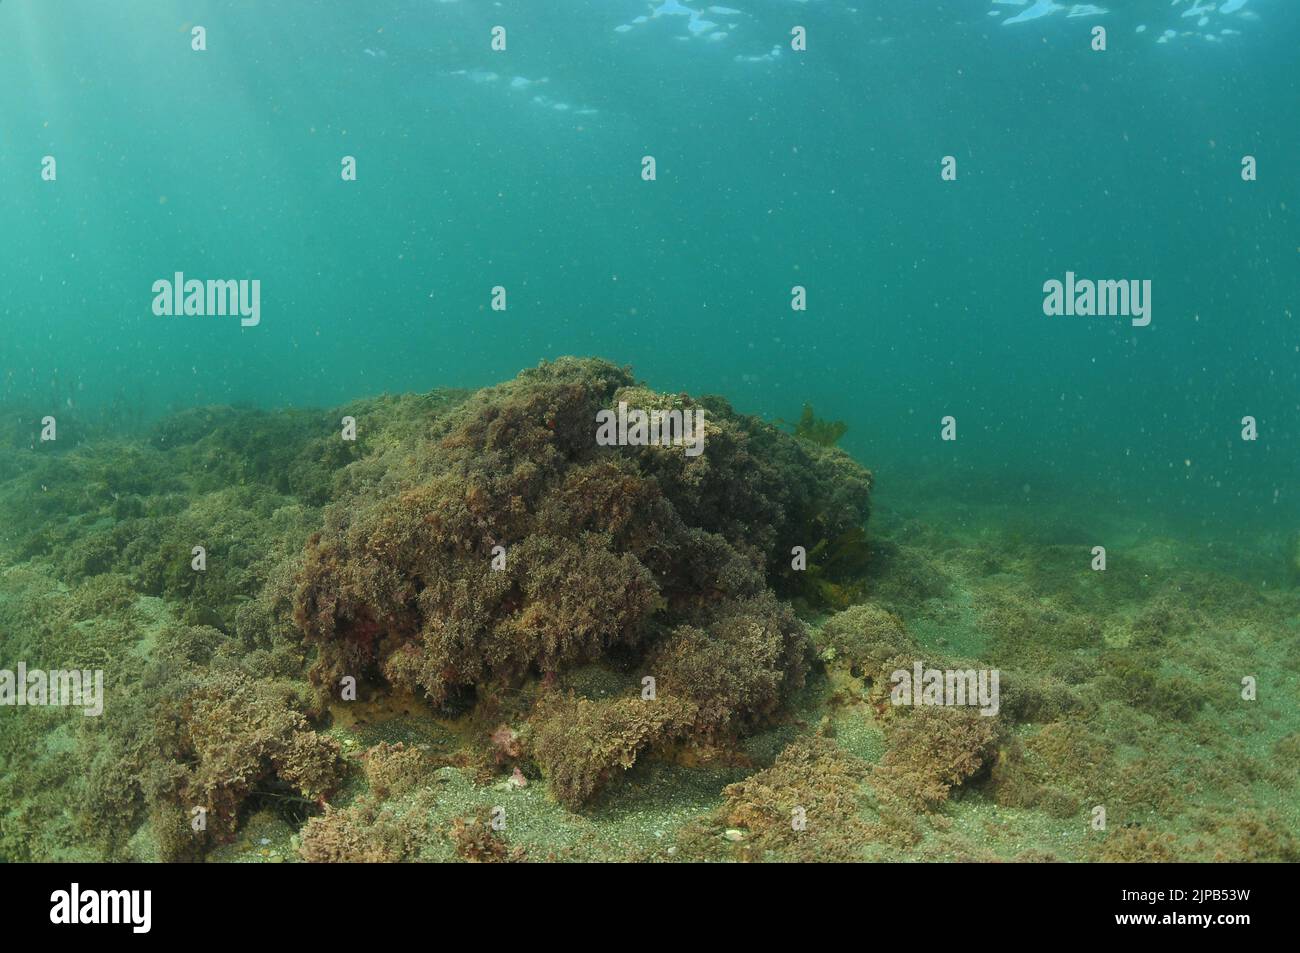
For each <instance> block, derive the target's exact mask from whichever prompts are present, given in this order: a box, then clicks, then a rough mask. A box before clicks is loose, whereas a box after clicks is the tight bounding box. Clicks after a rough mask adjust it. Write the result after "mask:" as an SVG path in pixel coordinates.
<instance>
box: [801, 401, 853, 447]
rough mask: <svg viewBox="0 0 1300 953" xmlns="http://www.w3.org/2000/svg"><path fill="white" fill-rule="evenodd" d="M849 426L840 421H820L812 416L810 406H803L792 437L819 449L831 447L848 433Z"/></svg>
mask: <svg viewBox="0 0 1300 953" xmlns="http://www.w3.org/2000/svg"><path fill="white" fill-rule="evenodd" d="M848 429H849V425H848V424H846V423H845V422H844V421H842V420H834V421H831V420H822V419H821V418H820V417H815V416H813V408H812V404H804V405H803V413H802V414H800V415H799V422H798V423H797V424H795V427H794V435H795V436H796V437H799V438H800V439H802V440H807V441H809V442H811V443H815V444H817V445H818V446H819V447H833V446H835V444H837V443H839V441H840V438H841V437H843V436H844V434H845V433H847V432H848Z"/></svg>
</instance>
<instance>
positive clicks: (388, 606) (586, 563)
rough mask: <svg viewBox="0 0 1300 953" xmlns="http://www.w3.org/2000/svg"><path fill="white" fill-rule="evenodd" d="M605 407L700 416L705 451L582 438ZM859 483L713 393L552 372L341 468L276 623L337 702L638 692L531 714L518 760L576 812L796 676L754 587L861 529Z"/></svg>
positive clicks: (764, 712)
mask: <svg viewBox="0 0 1300 953" xmlns="http://www.w3.org/2000/svg"><path fill="white" fill-rule="evenodd" d="M620 405H624V406H625V407H626V408H630V409H631V410H630V412H633V413H634V412H635V411H637V410H641V411H645V412H647V413H650V412H652V411H678V412H682V411H685V412H688V413H694V412H697V411H703V420H704V424H703V426H704V449H703V452H701V453H698V454H688V453H686V452H685V449H686V448H685V447H684V446H682V445H674V444H673V443H672V442H668V441H666V442H661V443H659V444H655V445H645V446H624V445H610V446H603V445H601V444H600V443H598V441H597V439H596V437H597V420H598V417H597V415H598V413H599V412H600V411H602V410H611V411H613V410H615V409H616V408H618V407H619V406H620ZM363 423H364V422H363ZM870 489H871V475H870V473H868V472H867V471H866V470H864V469H862V468H861V467H860V466H858V465H857V464H856V463H854V462H853V461H852V460H851V459H850V458H849V457H848V456H847V455H846V454H844V453H843V452H842V451H839V450H835V449H833V448H829V447H823V446H818V445H816V444H813V443H809V442H806V441H802V440H799V439H797V438H795V437H793V436H791V435H789V434H786V433H784V432H782V431H780V430H778V429H776V428H775V427H773V426H771V425H769V424H766V423H763V422H762V421H760V420H758V419H756V418H752V417H745V416H743V415H740V414H737V413H736V412H735V411H733V410H732V409H731V407H730V406H729V405H728V404H727V403H726V402H725V401H723V400H721V399H718V398H700V399H692V398H690V397H687V396H686V395H667V394H658V393H655V392H653V391H650V390H647V389H646V388H644V387H642V386H639V385H638V384H637V383H636V382H635V380H634V379H633V378H632V376H631V374H630V372H629V371H627V370H626V369H622V368H619V367H616V366H614V365H612V364H609V363H606V362H603V361H598V360H576V359H562V360H559V361H557V362H555V363H552V364H544V365H542V366H540V367H538V368H536V369H534V370H529V371H525V372H524V373H522V374H520V375H519V376H518V377H517V378H516V379H515V380H513V381H511V382H509V383H506V384H502V385H500V386H498V387H493V388H489V389H487V390H484V391H481V392H479V393H478V394H476V395H475V396H474V397H472V398H471V399H470V400H468V401H467V402H466V403H464V404H463V405H462V406H460V407H459V408H457V409H456V410H454V411H453V412H452V413H450V414H449V415H447V416H446V417H444V418H442V419H441V420H440V421H438V423H437V425H436V427H435V428H434V429H433V431H432V432H430V433H428V434H427V435H424V436H423V437H422V438H420V439H418V440H416V441H414V442H412V443H410V444H404V445H401V446H395V447H393V448H392V449H391V450H390V451H389V452H387V453H385V454H383V455H381V457H379V458H377V459H372V460H370V461H368V462H367V463H366V464H364V468H363V466H362V465H358V472H357V473H356V474H355V479H354V480H353V481H352V483H351V485H350V487H349V489H348V491H347V492H346V493H345V494H344V495H343V496H342V497H341V498H340V499H337V500H336V501H335V502H334V503H333V504H332V505H330V506H329V507H328V508H327V509H326V512H325V526H324V529H323V530H322V531H321V532H320V533H318V534H316V535H314V536H313V537H312V538H311V540H310V542H309V544H308V546H307V553H306V559H305V562H304V565H303V567H302V570H301V573H300V576H299V580H300V581H299V586H298V590H297V595H296V599H295V618H296V621H297V623H298V624H299V625H300V626H301V629H302V631H303V632H304V634H305V635H306V636H307V638H308V639H309V640H311V641H312V642H313V643H315V644H316V645H317V646H318V650H319V658H318V661H317V663H316V666H315V668H314V670H313V677H314V679H315V680H316V681H317V683H318V684H319V685H321V686H322V687H323V688H324V689H326V690H328V691H330V692H331V693H334V694H335V695H336V697H337V692H338V690H339V687H340V686H341V685H342V684H344V681H345V680H346V679H348V678H349V677H350V678H353V679H356V680H358V681H359V682H361V683H362V686H363V689H366V690H369V691H370V692H371V693H373V692H383V691H387V690H391V689H397V690H401V691H405V692H412V693H416V694H418V695H423V696H426V697H427V698H428V699H429V700H430V701H431V702H432V703H434V704H435V705H438V706H444V707H448V708H450V709H453V710H463V709H464V708H465V707H467V706H473V705H477V706H480V707H482V706H485V705H487V706H493V705H497V704H500V697H499V696H501V695H502V694H503V693H509V692H513V691H515V690H517V689H520V688H521V687H522V686H524V685H525V683H528V682H529V681H530V680H537V679H540V680H541V681H542V685H543V693H544V694H545V688H546V687H547V686H549V685H550V684H552V683H553V682H554V681H555V679H556V677H557V676H559V675H560V674H562V673H565V672H568V671H572V670H574V669H576V668H579V667H581V666H586V665H590V664H593V663H598V664H601V665H606V666H609V667H611V668H613V669H615V670H617V671H619V672H622V673H625V674H630V675H635V676H636V678H635V680H634V681H633V682H632V684H633V685H637V684H638V683H639V684H640V685H642V686H652V687H651V688H650V690H648V691H642V693H641V694H642V695H643V696H644V698H638V700H637V703H636V704H637V705H638V706H641V704H642V701H643V700H644V701H645V702H646V703H647V705H646V706H644V707H645V710H644V711H642V710H639V709H638V710H637V711H629V710H627V704H626V699H608V700H603V701H595V702H592V703H590V705H579V704H578V703H577V702H571V703H569V704H564V703H561V702H559V701H557V700H555V699H550V701H549V702H548V703H547V704H545V705H542V706H539V708H538V710H537V711H536V712H535V713H534V715H535V718H534V722H535V724H536V727H537V732H536V734H537V738H538V742H539V743H538V745H537V752H538V760H539V761H540V762H541V763H542V768H543V770H544V771H546V772H547V774H548V775H549V777H550V779H551V781H552V785H553V788H554V790H555V792H556V794H557V795H558V796H560V797H561V798H562V799H564V800H566V801H567V802H569V803H579V802H581V801H582V800H584V799H585V798H586V797H587V796H589V795H590V794H591V793H592V792H593V791H594V790H596V789H597V788H598V787H599V784H600V782H601V781H603V780H604V778H605V777H606V775H607V774H608V773H609V772H610V771H612V770H613V769H614V768H615V767H616V766H619V765H621V766H623V767H627V766H629V765H630V764H631V762H632V760H634V759H635V756H636V752H637V751H638V750H640V749H641V748H643V747H645V746H647V745H650V744H653V743H654V742H656V741H658V740H664V739H667V738H670V737H671V738H680V737H684V736H694V737H701V738H710V739H712V738H716V737H718V736H719V735H723V734H727V733H734V732H738V731H741V730H743V729H744V728H746V727H748V726H751V725H753V724H754V723H756V722H758V721H760V720H762V719H764V718H766V717H767V716H769V715H771V714H772V713H773V712H774V711H775V710H776V709H777V708H778V707H779V705H780V703H781V701H782V699H783V698H784V697H785V695H786V694H787V693H788V692H789V691H790V690H791V689H792V688H793V687H797V686H799V685H801V684H802V683H803V678H804V674H805V669H806V665H807V657H808V652H807V640H806V636H805V631H804V627H803V624H802V623H801V622H799V620H798V619H797V618H796V617H795V615H794V613H793V612H792V611H791V610H790V608H789V607H788V606H786V605H784V604H783V603H782V602H780V601H779V600H778V599H777V598H776V597H775V595H774V593H773V592H772V591H771V588H770V586H769V580H775V579H776V578H777V577H778V575H779V573H780V569H781V567H783V566H785V565H788V563H789V562H790V560H791V558H792V557H791V553H792V551H793V550H794V548H795V547H803V548H804V550H805V551H811V550H814V549H815V548H816V547H818V545H819V544H822V543H824V542H826V541H828V540H832V539H836V538H839V537H842V536H843V535H844V534H846V533H849V532H851V531H854V530H858V529H860V527H861V526H862V524H863V522H864V521H865V520H866V518H867V514H868V503H869V494H870ZM646 679H653V682H647V681H645V680H646ZM593 706H594V707H593ZM655 706H658V707H657V708H656V707H655ZM571 732H572V733H577V734H576V735H574V737H572V738H566V735H568V734H569V733H571Z"/></svg>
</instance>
